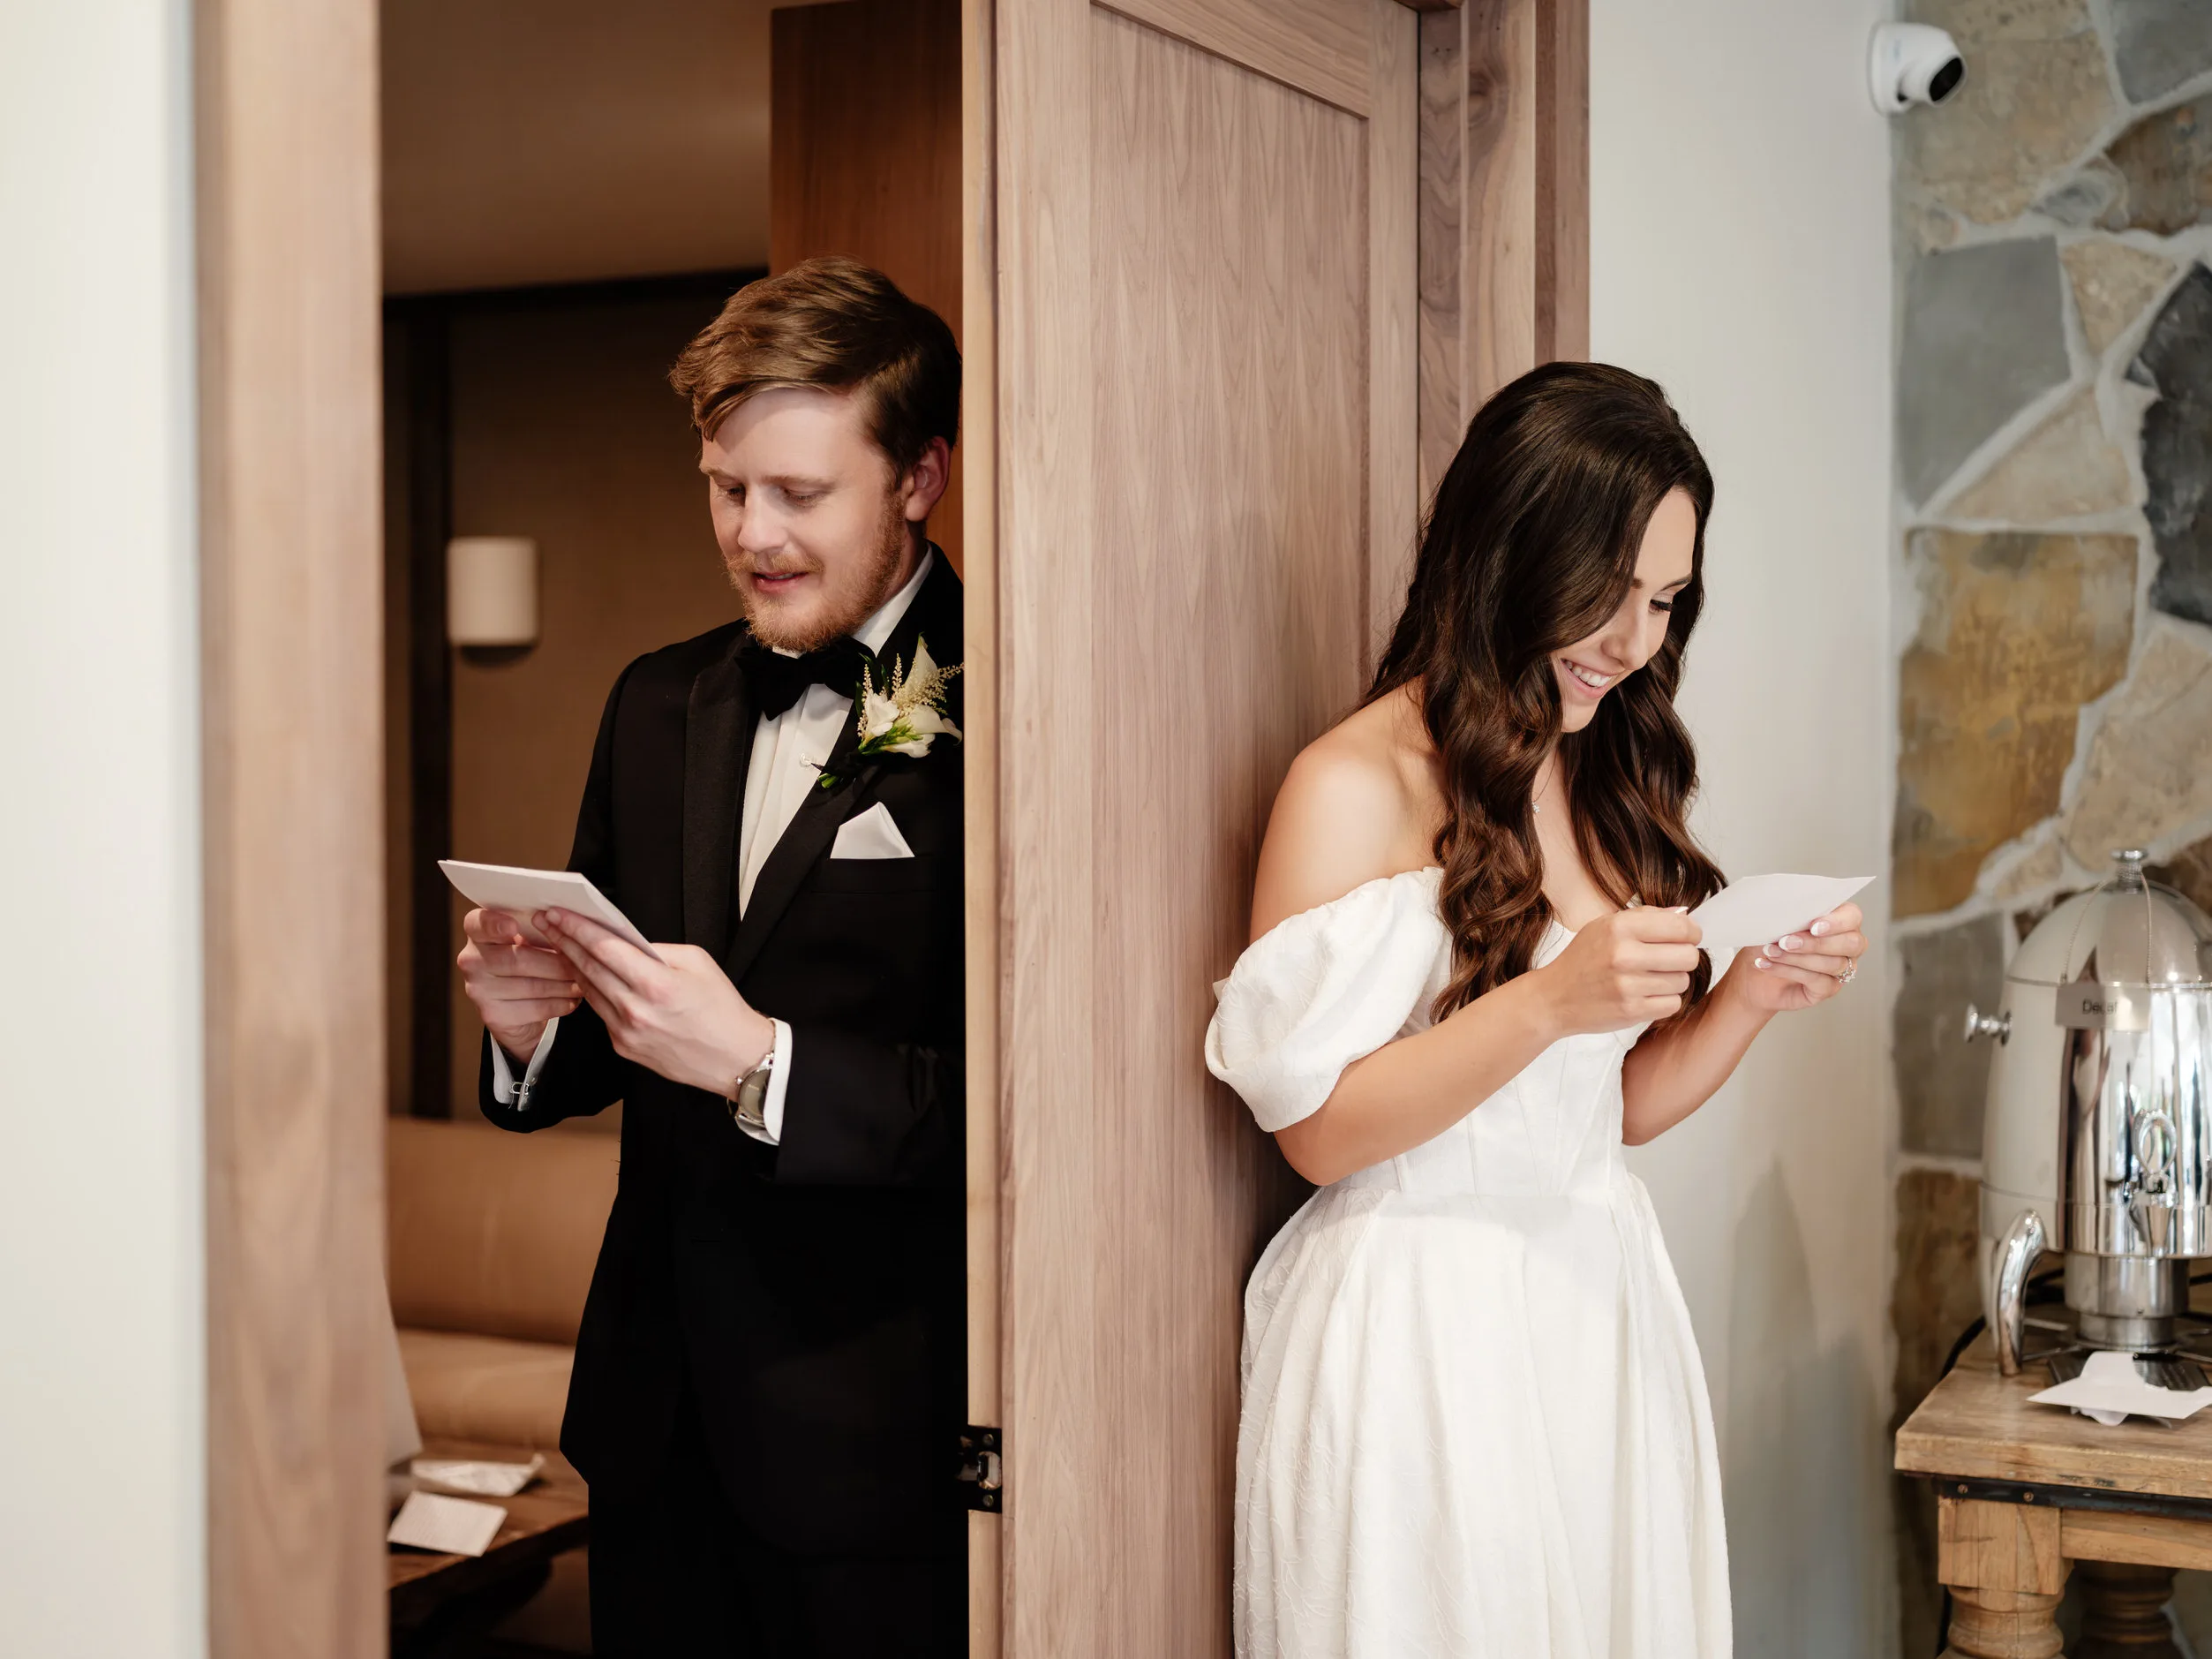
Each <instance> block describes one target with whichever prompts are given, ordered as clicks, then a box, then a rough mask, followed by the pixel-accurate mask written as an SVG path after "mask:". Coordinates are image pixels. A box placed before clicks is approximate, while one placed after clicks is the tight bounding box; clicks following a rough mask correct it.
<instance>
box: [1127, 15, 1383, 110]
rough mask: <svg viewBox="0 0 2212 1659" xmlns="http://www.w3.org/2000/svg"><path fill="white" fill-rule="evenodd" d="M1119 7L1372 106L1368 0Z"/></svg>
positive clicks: (1286, 81)
mask: <svg viewBox="0 0 2212 1659" xmlns="http://www.w3.org/2000/svg"><path fill="white" fill-rule="evenodd" d="M1112 9H1113V10H1115V11H1119V12H1121V13H1122V14H1123V15H1124V16H1126V17H1129V18H1132V19H1135V20H1136V21H1138V22H1140V23H1144V24H1147V25H1149V26H1151V27H1153V28H1155V29H1157V30H1159V31H1160V32H1161V33H1162V34H1172V35H1174V36H1175V37H1176V38H1177V40H1182V41H1189V42H1190V43H1191V44H1192V45H1193V46H1197V47H1201V48H1203V49H1205V50H1207V51H1209V52H1211V53H1213V54H1214V55H1215V57H1225V58H1227V59H1228V60H1229V61H1230V62H1231V63H1233V64H1241V65H1242V66H1244V67H1245V68H1246V69H1250V70H1253V71H1256V72H1258V73H1260V74H1262V75H1266V76H1268V78H1269V79H1275V80H1279V81H1281V82H1282V83H1283V85H1284V86H1286V87H1296V88H1297V89H1298V91H1300V92H1304V93H1310V94H1312V95H1313V96H1314V97H1316V98H1319V99H1320V100H1322V101H1323V102H1327V103H1333V104H1335V106H1336V107H1337V108H1338V109H1343V110H1345V111H1347V112H1349V113H1350V114H1352V115H1357V116H1364V115H1366V114H1367V113H1368V99H1369V96H1370V93H1369V87H1368V63H1367V54H1368V34H1369V23H1368V4H1367V0H1112Z"/></svg>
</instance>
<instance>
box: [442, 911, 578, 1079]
mask: <svg viewBox="0 0 2212 1659" xmlns="http://www.w3.org/2000/svg"><path fill="white" fill-rule="evenodd" d="M461 931H462V932H463V934H464V935H465V936H466V937H467V939H468V941H469V942H468V943H467V944H466V945H464V946H462V947H461V955H460V957H459V959H458V961H459V966H460V969H461V985H462V989H463V990H464V991H466V992H468V993H469V1000H470V1001H471V1002H473V1003H475V1004H476V1011H477V1013H478V1015H479V1016H480V1017H481V1018H482V1019H483V1021H484V1029H485V1030H487V1031H489V1032H491V1034H492V1040H493V1042H495V1043H497V1044H499V1045H500V1047H501V1048H503V1049H505V1050H506V1051H507V1052H508V1055H509V1056H510V1057H511V1058H513V1059H515V1060H517V1061H521V1062H527V1061H528V1060H529V1059H530V1052H531V1051H532V1050H534V1049H535V1048H536V1047H537V1046H538V1038H539V1037H543V1036H545V1022H547V1021H548V1020H557V1019H559V1018H560V1017H561V1015H562V1014H574V1013H575V1012H576V999H577V998H578V997H580V996H582V995H583V988H582V987H581V986H579V985H578V984H576V975H575V973H574V972H572V971H571V970H570V969H569V967H568V961H567V959H566V958H564V957H563V956H562V955H561V953H560V952H558V951H555V950H551V949H548V948H547V947H546V941H545V938H544V937H543V936H542V935H540V934H537V933H534V932H533V931H531V930H530V929H529V928H526V927H524V926H523V924H522V923H521V922H519V921H517V920H516V919H515V917H513V916H509V915H508V914H507V912H505V911H504V910H471V911H470V912H469V914H468V915H467V916H466V917H464V918H463V921H462V924H461Z"/></svg>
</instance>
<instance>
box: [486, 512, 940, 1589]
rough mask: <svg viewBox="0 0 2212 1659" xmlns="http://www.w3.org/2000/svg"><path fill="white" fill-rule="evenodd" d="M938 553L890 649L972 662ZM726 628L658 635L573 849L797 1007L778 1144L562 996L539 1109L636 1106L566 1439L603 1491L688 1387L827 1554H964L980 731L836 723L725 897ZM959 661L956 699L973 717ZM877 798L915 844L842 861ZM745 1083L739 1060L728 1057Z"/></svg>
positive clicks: (770, 995) (906, 656)
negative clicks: (870, 739) (767, 847)
mask: <svg viewBox="0 0 2212 1659" xmlns="http://www.w3.org/2000/svg"><path fill="white" fill-rule="evenodd" d="M960 631H961V630H960V584H959V577H956V576H954V575H953V574H952V570H951V569H950V568H949V567H948V566H947V565H946V564H945V562H944V555H943V554H937V555H936V557H935V564H934V568H933V569H931V571H930V573H929V577H927V578H926V579H925V580H924V582H923V584H922V588H921V590H920V591H919V592H917V593H916V594H915V595H914V601H913V603H912V605H911V606H910V607H908V609H907V615H905V616H904V617H903V618H902V619H901V620H900V622H899V627H898V629H897V630H896V631H895V632H894V633H893V634H892V637H891V639H890V641H889V642H888V644H887V645H886V646H885V649H884V653H883V657H884V661H885V662H886V663H887V664H888V663H889V662H890V660H892V658H894V657H896V658H898V659H899V660H902V661H905V662H907V663H911V662H912V661H913V660H914V645H915V642H916V641H917V639H926V640H927V641H928V643H929V654H930V655H931V656H932V657H933V658H935V659H936V660H937V662H938V663H940V664H943V665H946V666H950V665H952V664H953V663H957V662H959V660H961V640H960ZM758 648H759V647H757V646H756V645H753V644H752V642H751V639H750V636H749V633H748V632H747V630H746V629H745V628H744V626H743V624H741V623H734V624H732V625H731V626H729V627H726V628H720V629H717V630H714V631H713V632H712V633H709V634H703V635H701V636H700V637H698V638H696V639H692V640H688V641H686V642H685V643H683V644H682V645H671V646H669V647H668V648H667V649H666V650H663V651H657V652H653V653H651V655H650V656H645V657H641V658H639V659H638V660H636V662H634V663H632V664H631V665H630V666H629V667H628V668H627V669H625V670H624V671H623V674H622V676H621V679H620V680H619V681H617V682H615V686H614V690H613V694H612V695H611V696H610V697H609V698H608V699H607V705H606V714H605V716H604V717H603V719H602V720H601V721H600V725H599V735H598V743H597V744H596V745H595V747H594V749H593V750H592V756H591V777H590V780H589V781H588V782H587V783H586V784H585V786H584V793H583V810H582V811H581V812H580V813H579V814H578V816H577V821H576V849H575V852H574V854H573V856H571V858H570V860H569V867H570V868H571V869H573V870H578V871H583V873H584V874H585V875H587V876H589V877H591V879H592V881H593V882H594V883H595V884H596V885H597V886H598V887H599V888H600V889H601V891H603V892H605V893H606V895H607V896H608V897H609V898H611V899H613V901H614V902H615V903H616V904H617V905H619V906H620V907H621V909H622V911H623V913H624V914H625V915H627V916H628V917H629V918H630V920H631V921H633V922H635V923H636V924H637V926H638V928H639V930H640V931H642V932H643V933H644V935H645V937H646V938H648V939H668V940H675V941H681V942H684V943H688V944H693V945H697V946H703V947H704V948H706V949H708V950H710V951H712V952H713V953H715V954H716V955H717V956H718V957H719V958H720V960H721V962H722V965H723V967H724V968H725V969H726V971H727V972H728V974H729V976H730V977H731V979H732V980H733V981H734V983H735V984H736V985H737V987H738V989H739V990H740V991H741V992H743V993H744V995H745V998H746V999H747V1000H748V1001H749V1002H750V1003H751V1004H752V1005H753V1006H754V1007H756V1008H758V1009H760V1010H761V1011H762V1012H763V1013H764V1014H771V1015H772V1016H774V1017H776V1018H779V1019H782V1020H785V1021H787V1022H789V1023H790V1025H791V1028H792V1038H793V1041H792V1048H791V1070H790V1078H789V1083H788V1088H787V1092H786V1096H785V1102H784V1117H783V1126H782V1139H781V1143H780V1144H779V1146H775V1147H771V1146H767V1145H764V1144H763V1143H762V1142H757V1141H755V1140H753V1139H752V1138H751V1137H749V1136H748V1135H746V1134H745V1133H744V1132H743V1131H742V1130H741V1129H740V1128H738V1127H737V1126H736V1124H735V1123H734V1122H733V1121H732V1120H731V1118H730V1112H729V1109H728V1106H727V1105H726V1102H725V1101H724V1100H723V1099H722V1097H720V1096H719V1095H715V1094H711V1093H708V1092H705V1091H703V1090H696V1089H688V1088H683V1087H680V1086H679V1085H677V1084H674V1083H672V1082H667V1081H666V1079H664V1078H661V1077H658V1076H656V1075H654V1074H652V1073H651V1072H649V1071H646V1070H644V1069H643V1067H638V1066H636V1065H633V1064H631V1063H630V1062H628V1061H626V1060H624V1059H621V1058H620V1057H619V1056H617V1055H616V1054H615V1052H614V1051H613V1046H612V1044H611V1043H610V1041H609V1039H608V1037H607V1032H606V1026H605V1025H604V1024H602V1023H601V1022H600V1021H599V1020H598V1016H596V1015H595V1014H592V1013H591V1010H590V1009H589V1007H585V1008H581V1009H579V1010H578V1011H577V1012H576V1014H571V1015H569V1016H568V1017H567V1018H565V1019H563V1020H562V1021H561V1033H560V1036H559V1037H557V1038H556V1039H555V1040H554V1043H553V1052H552V1053H551V1054H549V1055H548V1056H547V1058H546V1063H545V1068H544V1070H543V1071H542V1072H541V1073H540V1074H539V1076H538V1084H537V1087H536V1089H535V1090H534V1091H533V1093H532V1095H531V1097H530V1104H529V1107H528V1110H527V1111H526V1112H516V1111H515V1110H513V1109H511V1108H509V1107H505V1106H501V1105H498V1104H497V1103H496V1102H494V1100H493V1096H492V1082H491V1077H492V1069H491V1050H490V1038H489V1037H486V1038H485V1052H484V1057H483V1064H482V1068H481V1085H480V1086H481V1095H482V1105H483V1109H484V1112H485V1116H486V1117H487V1118H489V1119H490V1120H492V1121H493V1123H495V1124H498V1125H500V1127H503V1128H510V1129H524V1130H527V1129H538V1128H543V1127H545V1126H546V1125H548V1124H551V1123H553V1122H557V1121H558V1120H561V1119H562V1118H566V1117H571V1116H574V1115H576V1113H579V1112H598V1111H600V1110H602V1109H603V1108H605V1107H606V1106H607V1105H611V1104H613V1102H614V1101H616V1100H621V1101H622V1102H623V1103H624V1105H623V1112H622V1166H621V1185H620V1189H619V1191H618V1193H617V1195H616V1197H615V1200H614V1208H613V1213H612V1214H611V1215H610V1217H609V1218H608V1220H607V1227H606V1243H605V1245H604V1246H603V1247H602V1248H601V1249H600V1252H599V1262H598V1269H597V1271H595V1272H594V1274H593V1276H592V1280H591V1295H590V1298H589V1300H588V1301H587V1302H586V1304H585V1307H584V1313H583V1330H582V1332H581V1335H580V1337H579V1339H578V1341H577V1345H576V1371H575V1375H574V1377H573V1379H572V1381H571V1383H570V1385H569V1391H568V1417H567V1420H566V1421H565V1422H564V1424H563V1426H562V1430H561V1450H562V1451H563V1452H566V1453H567V1454H568V1458H569V1459H570V1460H571V1461H572V1462H573V1463H575V1465H576V1467H577V1468H578V1469H579V1470H580V1471H581V1472H582V1473H583V1475H584V1477H585V1479H586V1480H588V1481H589V1482H591V1487H592V1489H593V1492H594V1495H595V1496H596V1497H603V1498H613V1499H617V1500H619V1498H620V1497H621V1495H622V1494H623V1493H624V1492H626V1491H634V1490H637V1489H641V1488H642V1487H643V1484H644V1482H647V1481H649V1480H651V1478H652V1476H653V1475H654V1474H656V1473H657V1472H658V1469H659V1468H660V1467H661V1464H662V1461H663V1459H664V1458H665V1455H666V1449H667V1445H668V1439H669V1434H670V1430H671V1428H672V1425H673V1418H674V1414H675V1409H676V1406H677V1402H678V1399H679V1395H680V1392H681V1389H682V1388H683V1387H684V1385H685V1384H686V1383H687V1382H688V1384H689V1386H690V1388H691V1389H692V1390H693V1391H694V1394H695V1396H696V1400H697V1402H698V1409H699V1414H700V1416H701V1418H702V1420H703V1422H704V1424H705V1427H706V1434H707V1439H708V1444H709V1448H710V1451H711V1453H712V1456H713V1459H714V1462H715V1465H716V1467H717V1471H718V1473H719V1476H720V1479H721V1482H722V1485H723V1487H724V1489H725V1490H726V1493H727V1494H728V1496H729V1497H730V1499H731V1501H732V1503H733V1504H734V1505H735V1506H736V1508H737V1511H738V1513H739V1515H740V1516H741V1519H743V1520H744V1521H745V1522H746V1524H747V1525H748V1526H749V1527H751V1528H753V1529H754V1530H755V1531H756V1532H757V1533H758V1534H759V1535H762V1536H763V1537H764V1538H766V1539H769V1540H771V1541H773V1542H776V1543H777V1544H779V1545H780V1546H781V1547H783V1548H786V1549H789V1550H799V1551H802V1552H812V1553H818V1554H839V1555H846V1554H864V1555H902V1556H912V1555H917V1554H937V1553H952V1552H956V1551H958V1550H959V1549H960V1548H962V1547H963V1543H962V1541H963V1539H964V1535H965V1534H964V1526H963V1522H962V1518H961V1517H962V1512H961V1507H960V1505H959V1500H958V1498H957V1497H956V1493H957V1492H958V1490H959V1488H958V1482H957V1481H956V1479H955V1476H954V1471H955V1469H956V1468H957V1467H958V1460H959V1453H958V1445H959V1442H958V1436H959V1427H960V1424H961V1422H962V1421H964V1418H965V1406H966V1399H965V1371H966V1344H967V1323H966V1310H965V1288H966V1257H965V1250H964V1224H963V1214H964V1163H963V1155H962V1146H961V1142H962V1135H961V1114H962V1105H963V1102H962V1075H961V1039H962V1018H963V987H962V979H961V974H962V949H961V928H962V921H963V909H962V904H961V890H962V886H961V873H962V872H961V857H960V747H959V744H958V743H954V742H952V740H951V739H949V738H944V737H940V738H939V739H938V740H937V743H935V744H934V745H933V746H932V748H931V750H930V752H929V754H928V755H927V756H926V757H923V758H920V759H914V758H907V757H903V756H896V755H893V756H889V757H884V758H879V759H875V760H871V761H868V762H866V763H863V764H860V765H854V752H853V751H854V749H855V747H856V746H857V744H858V742H859V737H858V734H857V731H856V729H855V727H854V722H852V721H850V720H848V721H847V722H846V727H845V732H844V735H843V737H842V738H841V739H840V741H839V745H838V747H837V749H836V750H834V751H833V752H832V754H831V760H830V763H829V765H828V767H827V768H826V770H827V771H828V772H829V773H831V774H832V775H834V776H836V777H838V778H839V779H840V780H841V781H839V783H838V784H837V785H836V786H835V787H834V788H827V789H820V788H817V789H814V790H810V791H809V794H808V796H807V799H806V802H805V803H804V804H803V805H802V806H801V808H800V810H799V812H798V815H797V816H796V817H795V818H794V819H793V820H792V823H791V826H790V827H789V828H788V829H787V830H786V831H785V833H784V835H783V838H782V839H781V840H780V841H779V842H778V843H777V844H776V848H775V850H774V851H773V852H772V853H771V855H770V856H769V857H768V859H767V862H766V863H764V865H763V866H762V868H761V872H760V875H759V878H758V879H757V881H756V884H755V887H754V891H753V896H752V902H751V903H750V904H749V906H748V907H747V908H746V911H745V915H744V917H743V919H742V920H740V919H739V917H738V915H737V908H736V901H735V894H736V890H737V862H738V826H739V818H740V814H741V811H742V807H743V803H744V799H745V773H746V769H747V765H748V763H749V760H750V758H751V753H752V745H753V734H754V729H755V727H756V715H755V713H754V711H753V708H752V706H751V705H750V702H749V698H748V696H747V693H746V689H745V681H744V677H743V675H742V674H741V672H740V670H739V667H738V666H737V663H738V657H739V653H740V652H743V651H746V650H753V649H758ZM958 690H959V680H958V679H955V680H954V681H953V682H952V692H953V694H954V695H953V697H952V698H949V699H948V703H949V706H950V708H951V711H952V714H953V718H954V719H955V720H958V719H959V705H958V698H957V693H958ZM879 801H880V802H882V803H884V805H885V806H887V807H888V808H889V810H890V811H891V814H892V818H895V819H896V820H897V822H898V825H899V831H900V833H902V834H904V836H905V837H906V840H907V845H908V846H910V847H911V848H913V849H914V856H913V857H912V858H910V859H907V858H900V859H878V860H859V859H836V860H832V859H831V856H830V849H831V842H832V841H833V840H834V839H835V836H836V833H837V830H838V826H839V825H841V824H843V823H844V822H845V821H846V819H848V818H852V817H854V815H856V814H857V813H860V812H862V811H867V810H868V808H869V806H870V805H872V804H873V803H877V802H879ZM733 1081H734V1080H733Z"/></svg>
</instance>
